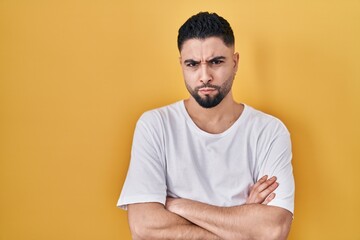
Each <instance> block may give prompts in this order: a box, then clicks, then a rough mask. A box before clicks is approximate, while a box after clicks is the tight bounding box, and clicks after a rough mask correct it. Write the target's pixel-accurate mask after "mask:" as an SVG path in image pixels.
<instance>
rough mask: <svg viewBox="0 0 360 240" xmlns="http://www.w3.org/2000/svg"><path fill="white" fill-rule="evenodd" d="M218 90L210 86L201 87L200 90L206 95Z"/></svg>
mask: <svg viewBox="0 0 360 240" xmlns="http://www.w3.org/2000/svg"><path fill="white" fill-rule="evenodd" d="M214 91H216V89H215V88H209V87H205V88H200V89H199V92H200V93H202V94H204V95H207V94H210V93H212V92H214Z"/></svg>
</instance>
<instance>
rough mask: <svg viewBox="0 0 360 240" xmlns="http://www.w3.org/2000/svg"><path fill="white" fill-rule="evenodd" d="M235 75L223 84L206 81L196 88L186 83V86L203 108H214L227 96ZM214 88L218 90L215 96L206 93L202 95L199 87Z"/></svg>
mask: <svg viewBox="0 0 360 240" xmlns="http://www.w3.org/2000/svg"><path fill="white" fill-rule="evenodd" d="M233 79H234V78H233V77H232V78H229V79H228V80H226V81H225V82H224V83H223V84H222V85H221V86H217V85H212V84H210V83H206V84H204V85H202V86H199V87H196V88H195V89H191V87H190V86H189V85H188V84H186V88H187V90H188V91H189V93H190V94H191V96H192V97H193V98H194V99H195V100H196V102H197V103H198V104H199V105H200V106H201V107H203V108H213V107H216V106H217V105H218V104H219V103H221V101H222V100H223V99H224V98H225V97H226V96H227V94H228V93H229V92H230V90H231V86H232V83H233ZM205 87H206V88H214V89H216V90H217V93H216V94H215V95H214V96H210V95H205V96H204V97H201V96H200V95H199V89H201V88H205Z"/></svg>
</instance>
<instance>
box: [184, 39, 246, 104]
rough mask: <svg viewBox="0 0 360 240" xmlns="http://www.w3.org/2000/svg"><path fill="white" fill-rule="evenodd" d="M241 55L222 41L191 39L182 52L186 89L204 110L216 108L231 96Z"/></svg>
mask: <svg viewBox="0 0 360 240" xmlns="http://www.w3.org/2000/svg"><path fill="white" fill-rule="evenodd" d="M238 59H239V55H238V54H237V53H234V47H227V46H226V45H225V44H224V42H223V41H222V39H220V38H218V37H210V38H206V39H189V40H187V41H185V42H184V44H183V46H182V49H181V52H180V63H181V67H182V71H183V75H184V80H185V84H186V88H187V89H188V91H189V93H190V94H191V96H192V97H193V98H194V99H195V100H196V101H197V102H198V103H199V105H200V106H202V107H204V108H212V107H215V106H217V105H218V104H219V103H220V102H221V101H222V100H223V99H224V98H225V97H226V96H227V95H228V93H229V92H230V90H231V87H232V83H233V80H234V77H235V73H236V70H237V66H238Z"/></svg>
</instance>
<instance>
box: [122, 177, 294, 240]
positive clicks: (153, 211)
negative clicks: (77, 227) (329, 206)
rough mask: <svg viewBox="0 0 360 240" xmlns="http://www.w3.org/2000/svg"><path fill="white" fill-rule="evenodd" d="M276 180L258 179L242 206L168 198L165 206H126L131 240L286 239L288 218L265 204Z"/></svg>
mask: <svg viewBox="0 0 360 240" xmlns="http://www.w3.org/2000/svg"><path fill="white" fill-rule="evenodd" d="M277 187H278V183H277V182H276V178H275V177H273V178H270V179H267V176H264V177H263V178H261V179H260V180H259V181H258V182H256V183H255V185H253V186H252V188H251V189H250V194H249V197H248V199H247V201H246V204H244V205H239V206H234V207H217V206H212V205H209V204H205V203H200V202H196V201H193V200H189V199H181V198H179V199H174V198H168V199H167V201H166V205H165V206H163V205H162V204H160V203H138V204H130V205H129V206H128V211H129V212H128V217H129V224H130V230H131V233H132V236H133V239H134V240H142V239H146V240H151V239H156V240H161V239H189V240H191V239H206V240H212V239H236V240H242V239H270V240H271V239H276V240H282V239H286V237H287V235H288V233H289V230H290V226H291V222H292V214H291V213H290V212H289V211H287V210H285V209H283V208H279V207H274V206H268V205H267V204H268V203H269V202H270V201H271V200H272V199H274V198H275V193H274V190H275V189H276V188H277Z"/></svg>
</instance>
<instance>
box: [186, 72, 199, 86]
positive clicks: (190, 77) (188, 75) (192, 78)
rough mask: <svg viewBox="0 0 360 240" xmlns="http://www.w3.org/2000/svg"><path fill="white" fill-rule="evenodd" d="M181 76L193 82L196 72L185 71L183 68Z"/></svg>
mask: <svg viewBox="0 0 360 240" xmlns="http://www.w3.org/2000/svg"><path fill="white" fill-rule="evenodd" d="M183 77H184V80H185V81H186V82H188V83H189V84H191V83H192V82H195V81H196V79H197V73H196V71H187V70H183Z"/></svg>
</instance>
